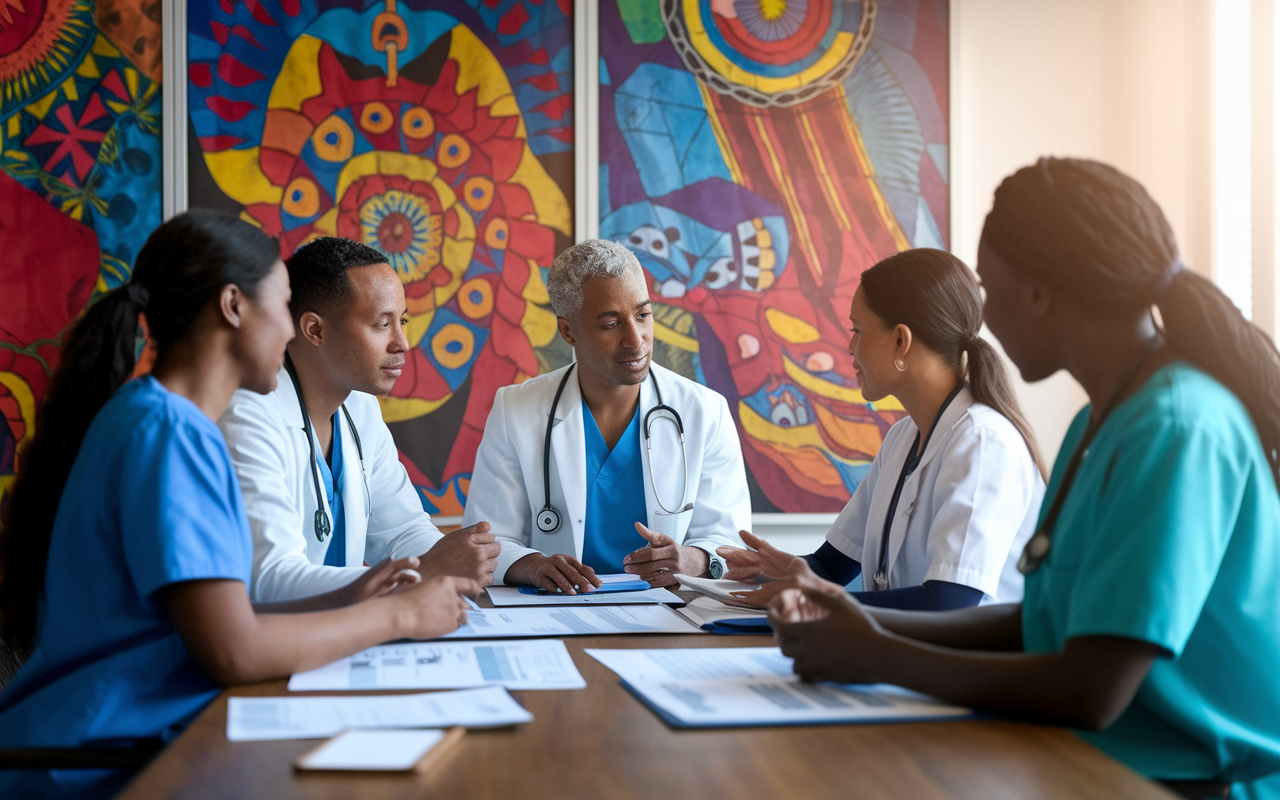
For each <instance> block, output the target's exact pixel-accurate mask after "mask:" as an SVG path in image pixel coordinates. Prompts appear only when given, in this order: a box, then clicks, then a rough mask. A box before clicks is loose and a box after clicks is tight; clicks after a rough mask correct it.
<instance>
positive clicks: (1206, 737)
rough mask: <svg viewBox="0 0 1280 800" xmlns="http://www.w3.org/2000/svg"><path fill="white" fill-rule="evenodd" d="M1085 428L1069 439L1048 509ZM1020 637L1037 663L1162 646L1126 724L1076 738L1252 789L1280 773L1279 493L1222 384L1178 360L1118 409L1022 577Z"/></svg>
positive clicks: (1186, 775) (1158, 769)
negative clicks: (1132, 644)
mask: <svg viewBox="0 0 1280 800" xmlns="http://www.w3.org/2000/svg"><path fill="white" fill-rule="evenodd" d="M1088 417H1089V409H1088V408H1087V407H1086V408H1085V409H1084V410H1083V411H1081V412H1080V413H1079V414H1078V415H1077V417H1076V419H1075V421H1074V422H1073V423H1072V425H1071V428H1070V430H1069V431H1068V433H1067V436H1066V439H1065V440H1064V441H1063V443H1062V449H1061V450H1060V451H1059V454H1058V460H1057V463H1056V464H1055V465H1054V471H1053V475H1052V477H1051V479H1050V481H1049V486H1048V489H1047V492H1046V494H1045V503H1044V510H1047V509H1048V507H1049V505H1050V500H1049V498H1052V497H1053V496H1054V494H1055V492H1056V491H1057V489H1058V486H1059V483H1060V482H1061V480H1062V472H1063V470H1064V469H1065V467H1066V462H1067V461H1068V460H1069V459H1070V457H1071V454H1072V452H1073V451H1074V450H1075V448H1076V445H1077V443H1078V442H1079V441H1080V438H1081V436H1082V434H1083V432H1084V429H1085V426H1086V424H1087V422H1088ZM1044 510H1042V513H1044ZM1022 631H1023V642H1024V647H1025V649H1026V651H1027V652H1034V653H1043V652H1058V651H1060V650H1062V648H1063V645H1064V644H1065V643H1066V641H1067V640H1068V639H1070V638H1072V637H1076V636H1121V637H1126V638H1130V639H1138V640H1141V641H1145V642H1151V643H1152V644H1155V645H1157V646H1159V647H1160V648H1162V649H1163V650H1164V654H1163V656H1162V657H1159V658H1157V659H1156V660H1155V663H1154V664H1152V666H1151V671H1150V673H1149V674H1148V675H1147V677H1146V679H1145V680H1144V681H1143V682H1142V685H1141V686H1140V687H1139V688H1138V692H1137V694H1136V695H1135V696H1134V698H1133V701H1132V703H1130V705H1129V707H1128V708H1127V709H1125V711H1124V712H1123V713H1122V714H1121V715H1120V717H1119V719H1117V720H1116V721H1115V722H1114V723H1113V724H1112V725H1111V726H1110V727H1109V728H1107V729H1106V730H1104V731H1101V732H1098V733H1082V734H1081V735H1082V736H1083V737H1084V738H1085V739H1087V740H1088V741H1090V742H1092V743H1093V744H1095V745H1096V746H1098V747H1099V748H1101V749H1102V750H1104V751H1105V752H1107V753H1109V754H1110V755H1112V756H1114V757H1115V758H1117V759H1119V760H1120V761H1123V762H1124V763H1126V764H1128V765H1129V766H1131V767H1133V768H1134V769H1136V770H1137V771H1139V772H1141V773H1143V774H1145V775H1148V776H1150V777H1153V778H1162V779H1174V780H1219V781H1250V780H1253V779H1255V778H1259V777H1261V776H1264V775H1267V774H1269V773H1273V772H1276V771H1277V770H1280V495H1277V491H1276V484H1275V480H1274V479H1273V478H1272V476H1271V470H1270V467H1269V465H1268V463H1267V459H1266V457H1265V456H1264V455H1263V451H1262V446H1261V443H1260V441H1259V440H1258V434H1257V431H1256V429H1255V428H1254V425H1253V422H1252V420H1251V419H1250V417H1249V414H1248V412H1247V411H1246V410H1245V408H1244V406H1243V405H1242V404H1241V403H1240V401H1239V399H1237V398H1236V396H1235V395H1234V394H1232V393H1231V392H1230V391H1229V390H1227V389H1226V387H1224V386H1223V385H1222V384H1220V383H1218V382H1217V381H1216V380H1214V379H1213V378H1212V377H1210V376H1209V375H1207V374H1205V373H1204V372H1201V371H1200V370H1198V369H1195V368H1194V367H1191V366H1190V365H1188V364H1186V363H1183V362H1174V363H1172V364H1170V365H1168V366H1166V367H1165V368H1163V369H1161V370H1160V371H1158V372H1157V373H1156V374H1155V375H1154V376H1152V378H1151V379H1150V380H1149V381H1147V383H1146V384H1145V385H1144V386H1143V387H1141V388H1140V389H1139V390H1138V391H1137V392H1135V393H1134V394H1133V395H1132V396H1131V397H1130V398H1129V399H1128V400H1126V401H1125V402H1124V403H1122V404H1121V405H1120V406H1119V407H1118V408H1117V409H1116V410H1115V411H1114V412H1113V413H1112V414H1111V416H1110V417H1109V418H1108V419H1107V421H1106V422H1105V423H1104V424H1103V426H1102V428H1101V430H1099V432H1098V435H1097V438H1096V439H1094V441H1093V444H1092V445H1091V446H1090V448H1089V451H1088V452H1087V454H1086V456H1085V458H1084V461H1083V462H1082V463H1081V466H1080V470H1079V472H1078V474H1077V476H1076V480H1075V484H1074V485H1073V486H1072V487H1071V490H1070V494H1069V495H1068V496H1067V499H1066V502H1065V503H1064V505H1063V508H1062V512H1061V516H1060V518H1059V520H1058V523H1057V526H1056V529H1055V531H1054V533H1053V547H1052V549H1051V550H1050V552H1049V555H1048V557H1047V558H1046V559H1045V561H1044V563H1043V564H1041V566H1040V568H1039V569H1037V570H1036V571H1035V572H1033V573H1031V574H1030V575H1028V576H1027V579H1026V593H1025V597H1024V599H1023V603H1022ZM1237 795H1238V796H1239V795H1240V791H1239V788H1238V790H1237Z"/></svg>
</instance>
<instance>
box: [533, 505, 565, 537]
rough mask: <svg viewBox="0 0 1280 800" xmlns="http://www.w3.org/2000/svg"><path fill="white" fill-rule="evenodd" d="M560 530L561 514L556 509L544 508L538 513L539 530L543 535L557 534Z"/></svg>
mask: <svg viewBox="0 0 1280 800" xmlns="http://www.w3.org/2000/svg"><path fill="white" fill-rule="evenodd" d="M559 529H560V514H559V512H557V511H556V510H555V509H554V508H550V507H548V508H544V509H542V510H541V511H539V512H538V530H540V531H542V532H543V533H555V532H556V531H557V530H559Z"/></svg>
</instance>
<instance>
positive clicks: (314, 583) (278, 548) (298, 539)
mask: <svg viewBox="0 0 1280 800" xmlns="http://www.w3.org/2000/svg"><path fill="white" fill-rule="evenodd" d="M346 406H347V410H348V411H349V412H351V420H352V421H353V422H354V423H355V426H356V430H357V431H358V432H359V435H360V445H361V447H362V448H363V450H364V458H363V459H361V458H360V457H359V456H358V454H357V450H356V443H355V437H354V436H352V435H351V429H350V427H349V426H348V425H347V421H346V417H345V415H343V414H342V412H341V411H339V412H338V421H339V423H340V425H341V433H340V434H339V435H340V436H341V437H342V479H341V480H342V510H343V521H344V523H345V525H346V551H347V552H346V563H347V564H348V566H345V567H328V566H324V557H325V553H326V552H327V551H328V549H329V544H330V542H332V541H333V537H332V536H327V537H325V540H324V541H323V542H321V541H319V540H318V539H317V538H316V535H315V528H314V518H315V512H316V490H315V483H314V482H313V480H312V471H314V472H315V475H316V477H317V478H319V479H320V487H321V492H320V502H321V503H323V505H324V510H325V513H326V514H329V515H330V516H329V519H330V520H331V523H332V522H333V516H332V512H331V511H330V509H329V502H328V499H327V498H326V497H325V496H324V480H323V478H321V477H320V472H319V470H320V467H319V465H318V464H317V463H316V462H315V461H313V460H312V459H311V449H310V448H309V447H308V446H307V435H306V433H305V431H304V430H303V426H302V409H301V407H300V406H299V405H298V394H297V392H295V391H294V388H293V382H292V381H291V380H290V378H289V373H288V372H287V371H286V370H284V369H283V368H282V369H281V370H280V374H279V375H277V376H276V390H275V391H274V392H271V393H270V394H266V395H260V394H257V393H254V392H249V391H245V390H243V389H241V390H239V391H237V392H236V393H235V396H234V397H232V398H231V404H230V405H229V406H227V410H226V412H225V413H224V414H223V415H222V418H221V419H219V420H218V427H220V428H221V429H222V435H223V436H225V437H226V439H227V448H228V449H229V450H230V451H231V461H232V463H233V464H234V465H235V469H236V475H237V476H238V477H239V479H240V491H241V493H242V494H243V495H244V507H245V511H246V512H247V513H248V515H249V528H250V530H252V531H253V582H252V585H251V586H250V597H251V598H252V599H253V600H254V601H255V602H264V601H275V600H291V599H295V598H299V597H307V596H310V595H314V594H319V593H321V592H327V591H330V590H332V589H336V588H338V587H340V586H345V585H347V584H348V583H350V582H351V581H353V580H355V579H356V578H358V577H359V576H360V575H362V574H363V573H364V571H365V567H364V566H362V565H363V564H376V563H378V562H379V561H381V560H382V559H384V558H387V557H388V556H390V557H393V558H404V557H407V556H420V555H422V554H423V553H425V552H427V550H429V549H431V546H432V545H434V544H435V543H436V542H438V541H440V539H441V533H440V531H439V530H438V529H437V528H436V526H435V525H434V524H433V523H432V522H431V517H430V516H429V515H428V514H427V513H426V512H425V511H423V509H422V501H421V500H420V499H419V498H418V492H417V490H416V489H414V488H413V484H412V483H410V481H409V475H408V473H406V472H405V469H404V466H403V465H402V464H401V463H400V459H399V455H398V452H397V450H396V445H395V442H393V441H392V439H391V431H390V430H388V429H387V425H386V423H385V422H383V421H382V411H381V409H380V407H379V405H378V400H377V398H375V397H374V396H373V395H370V394H365V393H363V392H352V393H351V396H350V397H349V398H347V402H346ZM321 457H323V456H322V451H321V450H320V447H319V444H317V445H316V458H321ZM362 471H363V472H364V475H361V472H362ZM366 486H367V487H368V488H367V491H368V494H366ZM335 527H336V525H335Z"/></svg>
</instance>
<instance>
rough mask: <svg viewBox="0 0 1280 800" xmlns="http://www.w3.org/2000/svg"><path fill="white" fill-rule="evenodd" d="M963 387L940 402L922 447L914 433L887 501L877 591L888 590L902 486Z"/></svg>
mask: <svg viewBox="0 0 1280 800" xmlns="http://www.w3.org/2000/svg"><path fill="white" fill-rule="evenodd" d="M964 387H965V383H964V381H960V382H959V383H957V384H956V388H954V389H952V390H951V394H949V395H947V399H946V400H943V401H942V407H941V408H939V409H938V414H937V416H935V417H934V418H933V425H931V426H929V432H928V433H927V434H925V437H924V445H923V446H921V444H920V431H916V438H915V440H914V441H913V442H912V444H911V452H910V453H908V454H907V460H906V461H904V462H902V471H901V472H899V473H898V483H897V484H896V485H895V486H894V487H893V497H892V498H891V499H890V500H889V510H888V511H887V512H886V513H885V515H884V530H883V531H881V533H880V559H879V563H878V564H877V567H876V572H875V575H873V576H872V581H873V582H874V583H875V588H876V590H877V591H880V590H883V589H888V588H889V532H890V530H892V528H893V515H894V514H895V513H897V511H898V498H900V497H901V496H902V487H903V484H905V483H906V482H907V478H908V477H909V476H910V475H911V473H913V472H915V471H916V467H918V466H920V461H921V459H923V458H924V454H925V451H926V450H928V449H929V440H930V439H932V438H933V432H934V431H936V430H937V429H938V423H939V422H940V421H941V420H942V415H943V413H945V412H946V410H947V407H948V406H950V405H951V401H952V400H955V399H956V395H958V394H960V390H961V389H963V388H964Z"/></svg>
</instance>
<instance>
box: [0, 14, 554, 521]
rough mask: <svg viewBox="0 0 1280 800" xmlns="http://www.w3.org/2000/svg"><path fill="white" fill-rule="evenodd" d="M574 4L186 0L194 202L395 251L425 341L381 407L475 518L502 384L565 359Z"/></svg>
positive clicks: (440, 496) (291, 236)
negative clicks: (472, 498)
mask: <svg viewBox="0 0 1280 800" xmlns="http://www.w3.org/2000/svg"><path fill="white" fill-rule="evenodd" d="M4 1H5V0H0V2H4ZM571 8H572V3H571V2H570V0H454V1H452V2H438V1H437V2H426V0H408V2H404V1H403V0H402V1H401V2H397V0H365V2H356V3H351V2H339V1H338V0H244V2H238V1H237V2H233V1H232V0H192V2H190V3H189V6H188V20H189V27H188V45H189V67H188V80H189V86H190V98H189V106H188V107H189V110H190V120H191V137H190V138H191V141H192V145H193V146H192V148H191V156H192V158H191V169H190V173H191V174H190V183H191V188H190V203H191V205H192V206H203V207H213V208H224V209H228V210H231V211H235V212H237V213H240V214H242V215H243V217H244V218H245V219H247V220H249V221H251V222H253V223H254V224H256V225H258V226H260V227H261V228H262V229H263V230H264V231H266V232H267V233H269V234H271V235H273V236H276V237H278V238H279V239H280V242H281V244H282V246H283V250H284V252H285V254H286V255H287V254H288V253H291V252H292V251H293V250H294V249H296V248H297V247H298V246H299V245H301V244H303V243H305V242H307V241H308V240H310V239H312V238H314V237H318V236H331V235H337V236H345V237H349V238H352V239H358V240H361V241H364V242H366V243H368V244H370V245H372V246H374V247H377V248H379V249H380V250H382V251H383V252H385V253H387V254H388V256H389V257H390V259H391V264H392V266H393V267H395V269H396V271H397V272H399V274H400V278H401V280H402V281H403V282H404V287H405V293H406V296H407V299H408V308H409V318H410V323H409V327H408V333H409V341H410V344H411V351H410V358H409V362H408V365H407V367H406V369H405V372H404V374H403V376H402V377H401V378H400V380H399V381H398V382H397V384H396V387H395V390H394V391H393V393H392V396H391V397H389V398H384V399H383V415H384V417H385V418H386V420H387V421H388V423H389V424H390V426H391V429H392V433H393V435H394V436H395V438H396V443H397V445H398V446H399V448H400V452H401V460H402V461H403V462H404V464H405V466H406V467H407V468H408V470H409V474H410V476H411V477H412V479H413V481H414V484H415V485H416V486H418V488H419V491H420V493H421V496H422V499H423V504H424V506H425V507H426V508H427V509H428V510H429V511H432V512H436V513H442V514H460V513H461V512H462V507H463V503H464V502H465V498H466V493H467V488H468V479H469V477H470V473H471V469H472V465H473V462H474V460H475V452H476V448H477V447H478V446H479V443H480V437H481V433H482V430H483V427H484V422H485V419H486V418H487V416H488V413H489V409H490V408H491V406H492V404H493V396H494V393H495V392H496V391H497V389H498V388H499V387H500V386H504V385H506V384H509V383H516V382H519V381H521V380H524V379H526V378H528V377H531V376H533V375H537V374H538V373H539V372H544V371H546V370H547V369H550V368H554V367H556V366H559V365H560V364H562V363H567V359H568V353H567V352H565V351H564V350H563V348H560V347H557V346H556V345H555V341H554V340H555V339H556V334H555V316H554V314H552V312H551V310H550V307H549V302H548V298H547V292H546V286H545V284H544V282H543V275H544V270H545V269H546V268H547V267H549V266H550V264H551V261H552V260H553V259H554V257H555V255H556V253H557V252H559V250H561V249H563V248H564V247H566V246H568V245H569V244H570V243H571V241H572V239H571V238H570V237H571V234H572V228H571V216H570V202H571V197H572V187H573V158H572V151H571V148H572V142H573V124H572V106H573V94H572V88H573V87H572V83H573V74H572V52H573V51H572V18H571V16H570V12H571Z"/></svg>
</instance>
